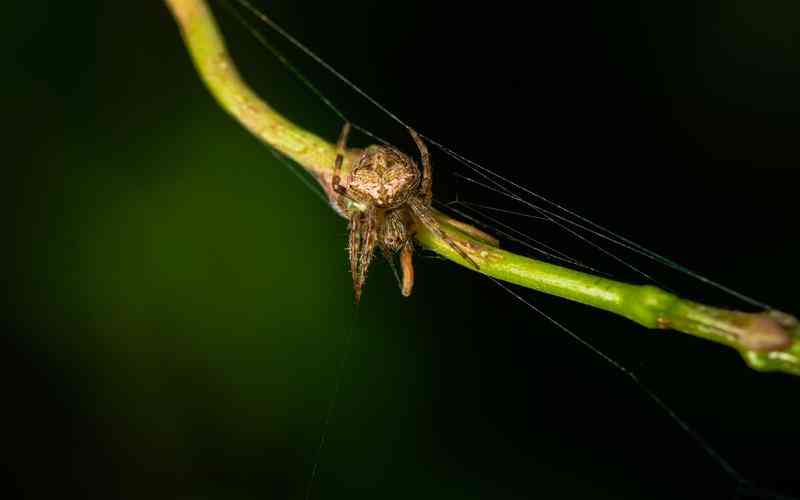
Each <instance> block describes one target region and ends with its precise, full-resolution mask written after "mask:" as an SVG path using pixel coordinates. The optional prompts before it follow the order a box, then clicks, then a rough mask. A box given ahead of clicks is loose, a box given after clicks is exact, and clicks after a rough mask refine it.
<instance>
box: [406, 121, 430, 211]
mask: <svg viewBox="0 0 800 500" xmlns="http://www.w3.org/2000/svg"><path fill="white" fill-rule="evenodd" d="M408 132H409V133H410V134H411V137H412V138H413V139H414V142H415V143H417V149H419V155H420V157H421V158H422V182H420V185H419V192H420V193H422V197H423V200H424V201H425V204H426V205H430V204H431V200H432V199H433V190H432V189H431V188H432V186H433V168H432V167H431V155H430V153H428V147H427V146H426V145H425V143H424V142H423V141H422V138H421V137H420V136H419V134H417V132H416V131H414V129H412V128H409V129H408Z"/></svg>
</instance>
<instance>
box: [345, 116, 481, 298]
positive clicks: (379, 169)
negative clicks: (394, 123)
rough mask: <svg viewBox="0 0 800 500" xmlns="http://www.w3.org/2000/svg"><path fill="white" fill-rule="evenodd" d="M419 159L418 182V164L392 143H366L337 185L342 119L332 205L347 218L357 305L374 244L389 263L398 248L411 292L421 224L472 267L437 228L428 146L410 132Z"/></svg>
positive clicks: (405, 284)
mask: <svg viewBox="0 0 800 500" xmlns="http://www.w3.org/2000/svg"><path fill="white" fill-rule="evenodd" d="M408 131H409V132H410V133H411V137H412V138H413V139H414V142H416V143H417V147H418V148H419V153H420V156H421V157H422V168H423V170H422V180H421V181H420V172H419V168H418V167H417V164H416V163H414V160H412V159H411V158H410V157H408V156H407V155H405V154H404V153H402V152H401V151H399V150H397V149H396V148H393V147H391V146H375V145H373V146H369V147H368V148H367V149H365V150H364V151H363V152H362V153H361V156H359V157H358V159H357V160H356V161H355V163H354V164H353V167H352V169H351V170H350V175H349V176H348V177H347V187H345V186H342V185H341V178H340V174H341V171H342V161H343V160H344V152H345V144H346V143H347V135H348V134H349V133H350V124H349V123H345V125H344V127H343V128H342V133H341V135H340V136H339V141H338V143H337V151H336V163H335V165H334V170H333V179H332V182H331V184H332V186H331V187H332V188H333V191H335V192H336V193H337V194H338V195H339V196H337V197H336V204H337V205H338V206H339V208H340V209H341V210H342V212H343V213H344V214H346V215H347V216H348V217H349V219H350V237H349V244H348V246H347V253H348V256H349V258H350V273H351V274H352V276H353V289H354V290H355V295H356V303H358V301H359V300H360V299H361V288H362V287H363V286H364V281H365V280H366V279H367V269H368V268H369V264H370V262H371V261H372V254H373V252H374V251H375V246H378V247H379V248H380V249H381V251H382V252H383V255H384V257H386V259H387V260H388V261H389V263H390V264H391V265H392V267H394V263H393V260H392V258H393V255H394V253H396V252H397V251H400V264H401V266H402V269H403V282H402V285H401V291H402V294H403V295H404V296H406V297H408V296H409V295H411V288H412V287H413V286H414V268H413V266H412V263H411V256H412V254H413V252H414V243H413V239H412V237H413V234H414V229H415V227H416V224H417V223H421V224H422V225H424V226H425V227H427V228H428V229H430V230H431V231H432V232H433V233H434V234H436V235H437V236H438V237H440V238H441V239H443V240H444V241H446V242H447V244H448V245H450V247H452V248H453V250H455V251H456V252H458V254H459V255H460V256H461V257H463V258H464V259H465V260H467V261H468V262H470V263H471V264H472V265H473V266H475V268H476V269H479V267H478V264H476V263H475V261H474V260H472V259H471V258H470V256H469V255H467V254H466V252H464V250H462V249H461V248H460V247H459V246H458V245H456V244H455V242H454V241H453V240H452V239H451V238H450V237H449V236H448V235H447V234H446V233H445V232H444V231H443V230H442V228H441V226H439V223H438V222H437V221H436V219H435V218H434V214H433V211H432V210H431V200H432V198H433V193H432V191H431V185H432V179H431V161H430V155H429V154H428V148H427V147H426V146H425V143H424V142H422V139H420V137H419V135H417V133H416V132H414V131H413V130H411V129H410V128H409V129H408Z"/></svg>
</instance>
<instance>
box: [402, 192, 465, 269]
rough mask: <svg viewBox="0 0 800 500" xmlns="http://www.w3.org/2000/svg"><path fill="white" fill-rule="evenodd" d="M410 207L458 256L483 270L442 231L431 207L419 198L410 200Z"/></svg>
mask: <svg viewBox="0 0 800 500" xmlns="http://www.w3.org/2000/svg"><path fill="white" fill-rule="evenodd" d="M408 206H409V207H411V211H412V212H414V215H415V216H416V217H417V219H419V221H420V222H421V223H422V224H423V225H424V226H425V227H427V228H428V229H430V230H431V231H433V233H434V234H435V235H436V236H438V237H439V238H441V239H443V240H444V241H445V242H446V243H447V244H448V245H450V248H452V249H453V250H455V251H456V253H458V255H460V256H461V257H462V258H463V259H464V260H466V261H467V262H469V263H470V264H472V265H473V266H475V269H477V270H480V269H481V268H480V266H478V263H477V262H475V261H474V260H472V257H470V256H469V255H467V252H465V251H464V250H463V249H462V248H461V247H460V246H458V245H456V242H455V241H453V239H452V238H450V236H448V235H447V233H445V232H444V230H442V227H441V226H440V225H439V223H438V222H437V221H436V219H434V218H433V213H432V212H431V209H430V207H426V206H425V205H424V204H423V202H422V201H421V200H419V199H417V198H411V199H410V200H408Z"/></svg>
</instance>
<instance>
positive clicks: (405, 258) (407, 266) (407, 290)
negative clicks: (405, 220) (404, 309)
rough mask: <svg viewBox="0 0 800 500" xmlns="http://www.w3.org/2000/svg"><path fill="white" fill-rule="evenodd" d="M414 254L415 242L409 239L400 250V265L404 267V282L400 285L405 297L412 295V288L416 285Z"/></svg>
mask: <svg viewBox="0 0 800 500" xmlns="http://www.w3.org/2000/svg"><path fill="white" fill-rule="evenodd" d="M413 255H414V244H413V243H412V242H411V240H407V241H406V242H405V244H404V245H403V249H402V250H401V251H400V267H402V269H403V284H402V286H401V287H400V290H401V293H402V294H403V297H408V296H409V295H411V289H412V288H413V287H414V264H413V261H412V256H413Z"/></svg>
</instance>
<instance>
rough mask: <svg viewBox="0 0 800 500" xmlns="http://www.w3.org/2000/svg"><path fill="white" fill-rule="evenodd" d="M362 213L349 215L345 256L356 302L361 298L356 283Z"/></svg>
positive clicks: (359, 289)
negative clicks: (348, 235)
mask: <svg viewBox="0 0 800 500" xmlns="http://www.w3.org/2000/svg"><path fill="white" fill-rule="evenodd" d="M362 215H363V214H362V213H361V212H353V215H351V216H350V237H349V241H348V244H347V256H348V258H349V259H350V275H351V277H352V278H353V289H354V290H355V293H356V302H358V300H359V299H360V298H361V288H360V286H359V284H358V256H359V253H360V251H361V232H362V230H363V229H362V223H361V216H362Z"/></svg>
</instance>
